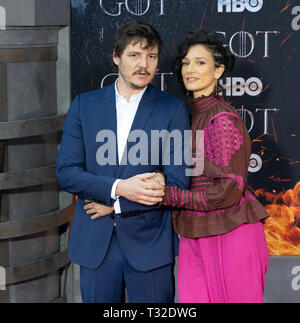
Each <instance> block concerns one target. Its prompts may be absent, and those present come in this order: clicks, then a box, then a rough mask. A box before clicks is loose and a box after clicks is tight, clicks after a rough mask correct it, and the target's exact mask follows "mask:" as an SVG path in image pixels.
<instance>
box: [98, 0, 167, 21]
mask: <svg viewBox="0 0 300 323" xmlns="http://www.w3.org/2000/svg"><path fill="white" fill-rule="evenodd" d="M152 1H153V0H152ZM112 2H113V3H114V4H112ZM159 2H160V9H159V16H161V15H164V14H165V13H164V5H165V0H159ZM150 5H151V0H124V1H123V2H120V1H108V0H100V8H101V9H102V11H103V12H104V13H106V14H107V15H109V16H113V17H116V16H120V15H121V13H122V6H123V7H125V9H126V11H127V12H129V13H130V14H132V15H134V16H143V15H145V14H146V13H147V12H148V10H149V8H150Z"/></svg>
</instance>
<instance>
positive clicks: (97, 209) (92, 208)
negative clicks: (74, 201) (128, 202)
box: [83, 200, 114, 220]
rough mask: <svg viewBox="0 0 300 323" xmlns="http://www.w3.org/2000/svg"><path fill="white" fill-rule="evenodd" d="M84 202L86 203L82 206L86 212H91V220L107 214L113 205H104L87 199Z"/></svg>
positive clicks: (111, 210)
mask: <svg viewBox="0 0 300 323" xmlns="http://www.w3.org/2000/svg"><path fill="white" fill-rule="evenodd" d="M85 202H86V203H87V204H86V205H85V206H84V207H83V208H84V209H85V210H87V211H86V213H87V214H93V215H92V216H91V220H95V219H98V218H101V217H103V216H105V215H108V214H110V213H112V212H113V211H114V207H113V206H106V205H103V204H100V203H96V202H91V201H89V200H85Z"/></svg>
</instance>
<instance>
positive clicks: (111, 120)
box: [102, 83, 119, 173]
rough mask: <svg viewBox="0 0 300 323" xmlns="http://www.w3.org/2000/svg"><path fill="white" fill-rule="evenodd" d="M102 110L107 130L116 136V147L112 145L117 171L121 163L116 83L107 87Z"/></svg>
mask: <svg viewBox="0 0 300 323" xmlns="http://www.w3.org/2000/svg"><path fill="white" fill-rule="evenodd" d="M102 111H103V118H104V120H105V122H104V127H105V130H110V131H112V132H113V134H114V136H115V147H111V148H112V149H115V154H116V165H115V166H113V167H114V168H115V173H116V172H117V167H118V165H119V157H118V136H117V112H116V94H115V85H114V83H113V84H112V85H110V86H109V87H108V88H107V91H106V93H105V95H104V100H103V109H102Z"/></svg>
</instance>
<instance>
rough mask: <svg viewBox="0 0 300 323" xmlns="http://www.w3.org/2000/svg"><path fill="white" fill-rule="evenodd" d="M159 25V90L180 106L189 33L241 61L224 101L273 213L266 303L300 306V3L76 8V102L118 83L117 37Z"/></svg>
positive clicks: (81, 4) (95, 3)
mask: <svg viewBox="0 0 300 323" xmlns="http://www.w3.org/2000/svg"><path fill="white" fill-rule="evenodd" d="M128 20H142V21H145V22H148V23H150V24H152V25H153V26H154V27H155V28H156V29H157V30H158V31H159V33H160V34H161V37H162V40H163V42H164V49H163V55H162V58H161V60H160V63H159V66H158V71H157V73H156V76H155V79H154V81H153V85H154V86H156V87H159V88H161V89H162V90H163V91H166V92H168V93H169V94H172V95H174V96H176V97H178V98H180V99H184V96H183V95H182V94H181V92H180V89H179V86H178V84H177V81H176V78H175V76H174V75H173V73H172V63H173V60H174V58H175V56H176V49H177V46H178V44H179V43H180V42H181V41H182V40H183V38H184V36H185V34H186V33H187V32H188V31H194V30H196V29H198V28H202V29H206V30H208V31H213V32H216V33H217V34H218V35H219V37H220V40H221V41H222V42H223V44H224V46H226V47H227V48H228V50H229V51H230V52H231V53H232V54H233V55H234V56H235V57H236V66H235V69H234V71H233V72H232V73H231V74H230V75H227V76H226V77H224V78H223V79H222V84H223V87H224V91H223V93H222V95H223V96H224V98H225V100H227V101H229V102H231V103H232V105H233V106H235V107H236V109H238V110H239V112H240V114H241V116H242V117H243V119H244V121H245V123H246V125H247V128H248V131H249V134H250V136H251V139H252V155H251V160H250V166H249V187H250V189H251V190H252V191H253V192H254V193H255V194H256V196H257V197H258V198H259V199H260V201H261V202H262V203H263V204H264V205H265V207H266V209H267V210H268V212H269V214H270V218H269V220H268V221H267V223H266V225H265V231H266V237H267V242H268V246H269V252H270V269H269V273H268V278H267V284H266V285H267V286H266V293H265V300H266V301H267V302H268V301H269V302H271V301H282V302H283V301H287V302H300V126H299V124H300V82H299V77H300V45H299V44H300V3H299V1H298V0H72V95H73V97H74V96H75V95H76V94H77V93H81V92H85V91H89V90H93V89H97V88H101V87H104V86H106V85H109V84H111V83H112V82H114V80H115V79H116V74H115V73H114V71H113V64H112V50H113V39H114V34H115V32H116V30H117V28H118V26H120V25H121V24H122V23H124V22H126V21H128Z"/></svg>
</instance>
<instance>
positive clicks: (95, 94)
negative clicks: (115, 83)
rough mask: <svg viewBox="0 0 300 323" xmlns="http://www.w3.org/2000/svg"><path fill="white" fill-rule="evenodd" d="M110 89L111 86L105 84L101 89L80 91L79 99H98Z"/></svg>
mask: <svg viewBox="0 0 300 323" xmlns="http://www.w3.org/2000/svg"><path fill="white" fill-rule="evenodd" d="M110 89H111V86H106V87H104V88H101V89H95V90H90V91H86V92H82V93H80V94H79V98H80V99H81V100H91V99H99V98H102V97H104V96H105V95H106V94H107V92H108V91H109V90H110Z"/></svg>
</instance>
